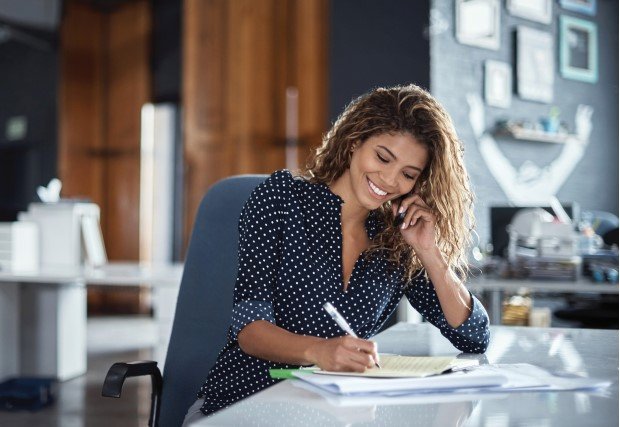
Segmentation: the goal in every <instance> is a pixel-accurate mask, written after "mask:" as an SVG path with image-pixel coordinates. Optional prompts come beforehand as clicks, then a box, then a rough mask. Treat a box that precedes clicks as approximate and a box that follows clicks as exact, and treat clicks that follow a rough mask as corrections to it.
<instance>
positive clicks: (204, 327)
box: [159, 175, 267, 427]
mask: <svg viewBox="0 0 620 427" xmlns="http://www.w3.org/2000/svg"><path fill="white" fill-rule="evenodd" d="M266 178H267V175H243V176H235V177H231V178H226V179H223V180H221V181H219V182H217V183H216V184H215V185H214V186H213V187H211V189H210V190H209V191H208V192H207V194H206V195H205V197H204V198H203V199H202V202H201V203H200V207H199V209H198V214H197V215H196V221H195V223H194V229H193V231H192V237H191V240H190V244H189V249H188V252H187V258H186V260H185V268H184V271H183V278H182V280H181V288H180V290H179V298H178V300H177V305H176V312H175V315H174V324H173V326H172V334H171V336H170V343H169V345H168V353H167V355H166V363H165V366H164V373H163V388H162V399H161V412H160V417H159V425H160V426H166V427H168V426H180V425H181V424H182V422H183V418H184V417H185V413H186V411H187V409H188V408H189V406H190V405H191V404H192V403H193V402H194V401H195V400H196V392H197V391H198V390H199V389H200V386H201V385H202V384H203V382H204V381H205V379H206V378H207V374H208V372H209V370H210V369H211V367H212V366H213V365H214V363H215V360H216V358H217V355H218V353H219V351H220V350H221V349H222V347H223V346H224V344H225V343H226V334H227V332H228V327H229V326H230V320H231V313H232V298H233V289H234V285H235V280H236V276H237V261H238V258H237V255H238V254H237V250H238V240H239V232H238V228H237V226H238V221H239V215H240V213H241V210H242V208H243V205H244V204H245V202H246V200H247V199H248V197H249V196H250V194H251V192H252V190H254V188H255V187H256V186H257V185H258V184H260V183H261V182H263V181H264V180H265V179H266Z"/></svg>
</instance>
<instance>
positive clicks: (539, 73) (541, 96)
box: [517, 27, 555, 103]
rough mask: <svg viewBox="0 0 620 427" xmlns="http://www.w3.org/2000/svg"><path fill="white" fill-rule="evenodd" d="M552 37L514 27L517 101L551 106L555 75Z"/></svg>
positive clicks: (533, 30)
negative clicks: (519, 99)
mask: <svg viewBox="0 0 620 427" xmlns="http://www.w3.org/2000/svg"><path fill="white" fill-rule="evenodd" d="M554 57H555V55H554V51H553V37H552V36H551V34H550V33H548V32H546V31H539V30H535V29H533V28H529V27H517V92H518V94H519V97H521V98H523V99H526V100H530V101H539V102H546V103H550V102H552V101H553V80H554V74H555V66H554Z"/></svg>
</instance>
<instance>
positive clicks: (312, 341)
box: [302, 337, 324, 365]
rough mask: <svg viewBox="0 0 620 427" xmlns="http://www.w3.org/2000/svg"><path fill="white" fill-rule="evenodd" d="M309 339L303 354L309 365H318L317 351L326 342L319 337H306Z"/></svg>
mask: <svg viewBox="0 0 620 427" xmlns="http://www.w3.org/2000/svg"><path fill="white" fill-rule="evenodd" d="M305 338H307V345H306V346H305V348H304V351H303V353H302V357H303V359H304V360H305V361H306V362H307V363H305V364H307V365H316V364H317V363H318V358H317V352H318V351H317V350H318V347H319V345H320V344H321V343H322V342H323V341H324V340H323V338H319V337H305Z"/></svg>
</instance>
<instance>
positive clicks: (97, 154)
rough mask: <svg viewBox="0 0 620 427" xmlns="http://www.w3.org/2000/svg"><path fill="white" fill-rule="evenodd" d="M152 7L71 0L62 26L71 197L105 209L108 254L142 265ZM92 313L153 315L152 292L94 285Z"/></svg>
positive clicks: (65, 174) (66, 184) (64, 166)
mask: <svg viewBox="0 0 620 427" xmlns="http://www.w3.org/2000/svg"><path fill="white" fill-rule="evenodd" d="M150 32H151V16H150V2H149V1H148V0H137V1H133V2H127V3H124V4H119V5H118V6H117V7H114V8H113V9H110V10H105V11H102V10H98V9H96V8H95V6H94V5H91V4H87V3H85V2H81V1H77V0H74V1H68V2H67V3H66V5H65V16H64V18H63V21H62V25H61V47H60V58H61V73H60V76H61V77H60V89H59V94H60V115H59V116H60V137H59V170H60V177H61V179H62V181H63V196H65V197H72V196H86V197H90V198H91V199H92V200H93V201H94V202H96V203H97V204H99V206H100V207H101V222H102V230H103V236H104V241H105V245H106V250H107V253H108V257H109V258H110V259H111V260H138V255H139V254H138V247H139V245H138V243H139V242H138V239H139V236H138V230H139V226H138V225H139V188H140V183H139V182H140V111H141V107H142V105H143V104H144V103H146V102H149V100H150V81H151V79H150V68H149V66H150V61H149V52H150ZM88 301H89V308H88V310H89V313H110V312H117V311H119V310H120V311H124V312H143V313H144V312H148V310H149V308H150V307H149V306H148V303H149V299H148V293H147V292H145V291H144V290H139V289H132V290H126V291H124V292H115V291H110V290H104V289H92V288H89V292H88Z"/></svg>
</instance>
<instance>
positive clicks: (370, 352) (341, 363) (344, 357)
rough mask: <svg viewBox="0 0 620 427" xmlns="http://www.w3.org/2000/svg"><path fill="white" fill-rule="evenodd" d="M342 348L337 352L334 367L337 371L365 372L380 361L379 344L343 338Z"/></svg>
mask: <svg viewBox="0 0 620 427" xmlns="http://www.w3.org/2000/svg"><path fill="white" fill-rule="evenodd" d="M341 340H342V342H341V344H342V345H341V346H339V348H338V349H337V350H336V354H335V355H334V356H335V360H334V362H335V363H334V367H333V369H334V370H336V371H352V372H364V371H365V370H366V369H367V368H372V367H373V366H375V364H376V363H377V362H378V360H379V356H378V354H377V344H376V343H374V342H372V341H368V340H364V339H360V338H353V337H348V336H347V337H342V338H341Z"/></svg>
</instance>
